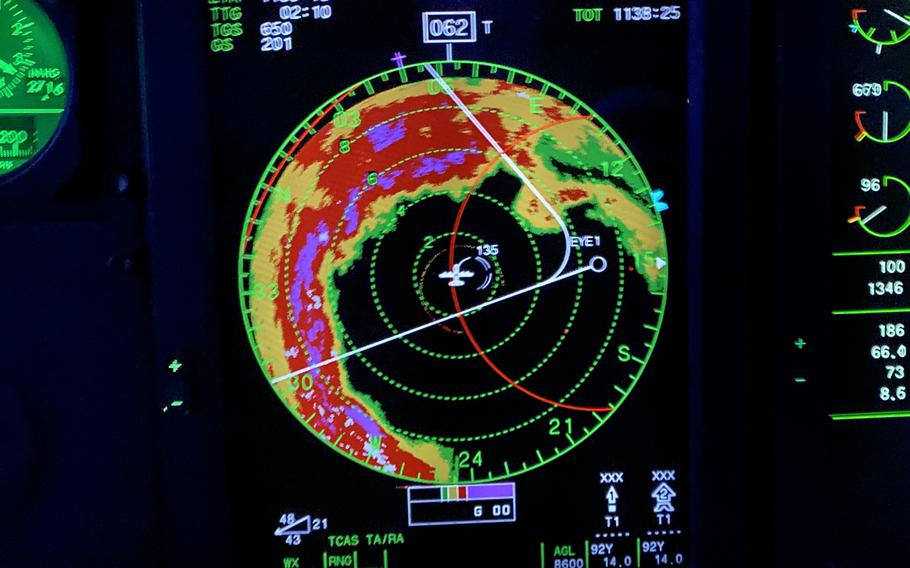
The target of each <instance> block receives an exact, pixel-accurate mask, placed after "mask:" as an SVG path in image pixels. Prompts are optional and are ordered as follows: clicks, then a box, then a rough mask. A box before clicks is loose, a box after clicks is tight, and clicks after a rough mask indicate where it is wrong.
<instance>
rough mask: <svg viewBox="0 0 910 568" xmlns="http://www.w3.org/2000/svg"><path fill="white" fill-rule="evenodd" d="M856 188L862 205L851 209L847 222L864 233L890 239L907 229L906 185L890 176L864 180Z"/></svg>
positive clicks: (909, 193)
mask: <svg viewBox="0 0 910 568" xmlns="http://www.w3.org/2000/svg"><path fill="white" fill-rule="evenodd" d="M860 187H861V189H862V191H863V193H864V197H863V204H862V205H857V206H855V207H854V215H853V216H852V217H850V219H848V220H847V221H848V222H849V223H856V224H857V225H859V227H860V228H861V229H862V230H863V231H865V232H866V233H867V234H869V235H872V236H873V237H878V238H880V239H890V238H892V237H896V236H898V235H900V234H903V232H904V231H906V230H907V229H908V228H910V185H907V182H905V181H904V180H902V179H899V178H896V177H894V176H882V177H881V179H879V178H864V179H863V180H862V183H861V184H860Z"/></svg>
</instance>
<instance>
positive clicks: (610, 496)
mask: <svg viewBox="0 0 910 568" xmlns="http://www.w3.org/2000/svg"><path fill="white" fill-rule="evenodd" d="M617 501H619V492H618V491H616V487H615V486H613V485H611V486H610V488H609V489H607V512H608V513H615V512H616V502H617Z"/></svg>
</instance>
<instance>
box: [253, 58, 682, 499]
mask: <svg viewBox="0 0 910 568" xmlns="http://www.w3.org/2000/svg"><path fill="white" fill-rule="evenodd" d="M661 195H662V193H661V192H659V191H652V189H651V187H650V185H649V183H648V181H647V178H646V177H645V175H644V173H643V172H642V170H641V168H640V166H639V164H638V161H637V160H636V159H635V157H634V156H633V155H632V153H631V152H630V150H629V149H628V148H627V147H626V145H625V143H624V142H623V141H622V140H621V139H620V138H619V136H618V135H617V134H616V132H615V131H614V130H613V129H612V128H611V127H610V126H609V125H608V124H607V123H606V122H605V121H604V120H603V119H602V118H600V117H599V116H598V115H597V113H595V112H594V111H593V110H592V109H591V108H590V107H589V106H588V105H586V104H585V103H584V102H582V101H580V100H579V99H577V98H576V97H575V96H573V95H572V94H570V93H568V92H567V91H565V90H563V89H561V88H559V87H558V86H556V85H554V84H552V83H550V82H547V81H545V80H543V79H541V78H539V77H537V76H535V75H531V74H529V73H525V72H522V71H519V70H517V69H513V68H510V67H505V66H502V65H496V64H491V63H482V62H475V61H446V62H431V63H421V64H413V65H408V66H402V67H400V68H396V69H392V70H389V71H386V72H384V73H379V74H377V75H374V76H372V77H369V78H367V79H364V80H363V81H360V82H358V83H357V84H355V85H352V86H351V87H349V88H347V89H345V90H344V91H342V92H341V93H339V94H338V95H336V96H334V97H332V98H331V99H329V100H328V101H326V102H325V103H324V104H322V105H320V106H319V107H318V108H317V109H315V110H314V111H312V112H311V113H309V114H308V115H306V118H304V120H303V121H302V122H301V123H300V124H299V125H298V126H297V128H295V129H294V131H293V132H292V133H291V134H290V136H288V138H287V139H286V140H285V141H284V143H283V144H282V145H281V146H280V148H278V151H277V152H276V153H275V155H274V157H273V158H272V161H271V163H269V165H268V167H267V168H266V170H265V172H264V173H263V175H262V178H261V180H260V183H259V185H258V187H257V188H256V191H255V193H254V195H253V198H252V200H251V201H250V205H249V210H248V212H247V218H246V221H245V223H244V226H243V234H242V240H241V245H240V252H239V264H238V268H239V293H240V299H241V308H242V312H243V319H244V323H245V325H246V329H247V333H248V336H249V340H250V345H251V347H252V349H253V353H254V355H255V357H256V359H257V361H258V363H259V366H260V368H261V369H262V372H263V373H264V374H265V376H266V378H267V379H268V381H269V384H270V385H271V387H272V388H273V389H274V391H275V393H276V395H277V396H278V397H279V398H280V399H281V400H282V401H283V403H284V405H285V406H286V407H287V409H288V410H289V411H290V412H291V413H292V414H293V415H294V416H295V417H296V418H297V419H298V420H299V421H300V423H301V424H302V425H303V426H305V427H306V429H307V430H309V431H310V432H311V433H312V434H313V435H315V436H316V437H318V438H319V439H320V440H322V441H323V442H324V443H325V444H327V445H329V446H331V447H332V448H334V449H335V450H336V451H338V452H340V453H341V454H343V455H345V456H347V457H348V458H350V459H352V460H354V461H356V462H358V463H360V464H362V465H364V466H367V467H370V468H373V469H375V470H377V471H380V472H383V473H385V474H388V475H391V476H395V477H399V478H403V479H407V480H411V481H422V482H438V483H451V482H456V481H457V482H468V483H470V482H481V481H489V480H495V479H502V478H506V477H509V476H512V475H516V474H519V473H522V472H525V471H528V470H531V469H534V468H536V467H538V466H540V465H542V464H545V463H548V462H550V461H552V460H554V459H556V458H558V457H560V456H562V455H563V454H565V453H566V452H567V451H569V450H570V449H572V448H574V447H575V446H576V445H578V444H579V443H580V442H582V441H583V440H585V439H586V438H588V437H589V436H590V435H592V434H593V433H594V432H595V431H596V430H597V429H598V428H600V427H601V426H602V425H603V424H605V423H606V422H607V420H608V419H609V418H610V417H611V416H612V415H613V413H614V412H616V411H617V409H618V408H619V407H620V406H621V405H622V403H623V401H625V399H626V397H627V396H628V395H629V393H630V392H631V391H632V389H633V388H634V387H635V385H636V383H637V382H638V380H639V378H640V377H641V375H642V372H643V371H644V369H645V367H646V365H647V362H648V360H649V359H650V357H651V352H652V350H653V348H654V345H655V343H656V340H657V335H658V331H659V329H660V327H661V322H662V320H663V312H664V306H665V302H666V291H667V279H668V275H667V246H666V241H665V235H664V229H663V222H662V220H661V215H660V213H659V212H658V211H659V210H662V209H664V208H665V204H663V203H660V202H659V197H660V196H661ZM655 199H657V201H655Z"/></svg>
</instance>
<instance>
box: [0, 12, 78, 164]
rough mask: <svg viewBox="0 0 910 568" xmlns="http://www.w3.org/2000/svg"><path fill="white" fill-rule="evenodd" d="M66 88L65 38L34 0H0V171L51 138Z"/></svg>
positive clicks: (31, 154) (30, 156) (23, 159)
mask: <svg viewBox="0 0 910 568" xmlns="http://www.w3.org/2000/svg"><path fill="white" fill-rule="evenodd" d="M68 94H69V65H68V63H67V57H66V50H65V49H64V46H63V40H62V39H61V38H60V34H59V33H58V31H57V28H56V27H55V26H54V23H53V22H52V21H51V19H50V17H48V15H47V13H46V12H45V11H44V10H43V9H42V8H41V6H40V5H39V4H38V3H37V2H35V1H34V0H0V176H2V175H4V174H8V173H10V172H13V171H16V170H18V169H19V168H21V167H23V166H24V165H25V164H27V163H28V162H29V161H30V160H32V159H33V158H34V157H35V156H36V155H37V154H38V153H39V152H41V150H42V149H44V148H45V147H46V146H47V145H48V144H49V143H50V141H51V140H52V139H53V137H54V134H55V133H56V132H57V129H58V128H59V126H60V122H61V120H62V119H63V112H64V110H65V108H66V104H67V100H68Z"/></svg>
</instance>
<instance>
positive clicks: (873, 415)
mask: <svg viewBox="0 0 910 568" xmlns="http://www.w3.org/2000/svg"><path fill="white" fill-rule="evenodd" d="M829 416H830V417H831V420H834V421H835V422H840V421H843V420H884V419H886V418H910V410H903V411H891V412H854V413H851V414H829Z"/></svg>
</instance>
